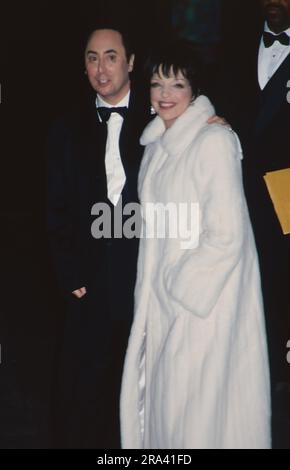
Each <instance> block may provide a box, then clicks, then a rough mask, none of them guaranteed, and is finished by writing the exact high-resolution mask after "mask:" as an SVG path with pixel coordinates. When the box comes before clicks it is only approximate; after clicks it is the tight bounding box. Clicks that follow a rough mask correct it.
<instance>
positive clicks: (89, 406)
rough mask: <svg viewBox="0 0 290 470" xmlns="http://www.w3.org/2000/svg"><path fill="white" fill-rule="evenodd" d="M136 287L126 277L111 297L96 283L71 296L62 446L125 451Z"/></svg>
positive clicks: (58, 416)
mask: <svg viewBox="0 0 290 470" xmlns="http://www.w3.org/2000/svg"><path fill="white" fill-rule="evenodd" d="M125 278H126V277H125ZM134 283H135V279H133V277H132V278H131V279H127V282H126V290H125V292H124V291H122V292H120V289H121V287H122V281H120V282H119V284H118V286H116V290H115V291H114V292H112V293H111V294H110V293H109V292H104V291H102V292H100V286H97V285H95V286H94V285H93V284H91V285H90V287H89V288H88V293H87V295H86V296H85V297H83V298H82V299H80V300H78V299H76V298H74V297H73V296H71V298H69V301H68V308H67V316H66V322H65V327H64V339H63V346H62V348H61V354H60V361H59V368H58V374H57V382H56V386H55V392H54V436H55V447H57V448H69V449H117V448H120V422H119V399H120V387H121V378H122V371H123V364H124V357H125V353H126V348H127V343H128V338H129V333H130V328H131V323H132V316H133V292H134ZM123 287H124V286H123Z"/></svg>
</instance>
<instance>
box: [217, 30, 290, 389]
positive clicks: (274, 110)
mask: <svg viewBox="0 0 290 470" xmlns="http://www.w3.org/2000/svg"><path fill="white" fill-rule="evenodd" d="M260 40H261V34H259V35H258V37H256V38H253V40H252V42H251V44H250V45H249V47H244V48H243V49H242V50H238V49H237V50H235V51H234V53H233V54H232V55H231V57H228V59H227V60H226V62H225V64H224V72H225V73H224V75H223V80H222V85H221V87H220V92H221V93H220V96H218V97H217V102H218V103H219V104H221V106H220V107H218V112H219V113H222V115H225V116H226V118H227V120H228V121H229V122H230V123H231V125H232V126H233V128H234V129H235V130H236V132H237V133H238V135H239V137H240V139H241V143H242V147H243V150H244V161H243V170H244V186H245V193H246V197H247V201H248V207H249V211H250V215H251V220H252V225H253V229H254V234H255V238H256V244H257V250H258V255H259V259H260V267H261V276H262V284H263V294H264V301H265V311H266V318H267V324H268V330H269V341H270V359H271V362H272V365H273V364H274V365H273V367H272V372H273V371H274V372H273V375H274V376H275V377H276V378H277V377H278V375H279V377H280V379H281V377H282V376H283V375H287V374H288V375H289V371H287V363H286V360H285V356H286V353H287V349H286V344H287V340H288V339H289V338H290V329H289V327H290V321H289V319H290V301H289V293H288V291H289V279H290V235H286V236H285V235H283V233H282V230H281V227H280V224H279V222H278V218H277V216H276V214H275V211H274V207H273V204H272V201H271V199H270V196H269V194H268V191H267V189H266V185H265V182H264V179H263V176H264V175H265V173H267V172H269V171H274V170H280V169H284V168H290V102H289V101H290V100H289V96H287V95H288V93H289V80H290V55H289V56H288V57H287V58H286V59H285V61H284V62H283V63H282V64H281V66H280V67H279V69H278V70H277V71H276V73H275V74H274V75H273V77H272V78H271V80H270V81H269V82H268V84H267V86H266V87H265V89H264V90H261V89H260V86H259V83H258V54H259V45H260ZM272 343H273V347H272ZM288 369H289V367H288ZM285 371H286V372H285ZM276 372H277V373H276ZM277 380H278V378H277Z"/></svg>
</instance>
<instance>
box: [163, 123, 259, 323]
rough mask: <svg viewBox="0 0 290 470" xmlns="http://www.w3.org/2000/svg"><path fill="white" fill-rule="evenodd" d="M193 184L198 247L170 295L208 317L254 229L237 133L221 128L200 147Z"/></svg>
mask: <svg viewBox="0 0 290 470" xmlns="http://www.w3.org/2000/svg"><path fill="white" fill-rule="evenodd" d="M197 145H198V147H197V152H198V153H197V155H195V158H197V160H196V165H195V167H194V173H195V174H194V181H195V185H196V186H197V189H198V200H199V204H200V219H201V220H200V225H201V226H200V237H199V244H198V247H197V248H195V249H188V250H184V253H183V254H182V256H181V258H180V260H179V262H178V263H177V264H176V265H175V266H174V267H173V268H171V269H170V271H169V272H168V276H167V279H166V281H165V282H166V286H167V289H168V293H169V295H170V296H171V297H172V298H173V300H174V301H176V302H178V303H179V304H180V305H181V306H182V307H183V308H184V309H185V310H187V311H189V312H191V313H193V314H195V315H197V316H199V317H207V316H209V315H210V313H211V311H212V310H213V308H214V306H215V305H216V303H217V301H218V299H219V297H220V295H221V293H222V291H223V289H224V287H225V285H226V283H227V280H228V278H229V276H230V275H231V273H232V272H233V270H234V269H235V267H236V265H237V263H238V262H239V260H240V258H241V257H242V256H246V254H245V253H243V245H244V242H245V237H246V234H247V233H248V228H249V223H250V222H249V219H248V211H247V207H246V202H245V198H244V192H243V186H242V176H241V148H240V144H239V141H238V139H237V137H236V135H235V134H234V133H232V132H230V131H228V130H226V129H219V128H216V129H215V130H211V131H208V132H206V133H205V135H203V137H202V138H200V142H198V143H197Z"/></svg>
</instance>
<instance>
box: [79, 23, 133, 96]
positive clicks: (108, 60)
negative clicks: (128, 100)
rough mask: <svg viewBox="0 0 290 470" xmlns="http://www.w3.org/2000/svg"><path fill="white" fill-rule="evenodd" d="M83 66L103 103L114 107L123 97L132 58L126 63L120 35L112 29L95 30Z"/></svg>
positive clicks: (125, 91)
mask: <svg viewBox="0 0 290 470" xmlns="http://www.w3.org/2000/svg"><path fill="white" fill-rule="evenodd" d="M85 63H86V70H87V74H88V79H89V82H90V84H91V85H92V87H93V89H94V90H95V91H96V92H97V93H98V94H99V95H100V96H101V97H102V98H103V99H104V100H105V101H107V102H108V103H110V104H112V105H115V104H117V103H118V102H119V101H121V100H122V99H123V98H124V97H125V96H126V94H127V93H128V91H129V90H130V78H129V72H131V71H132V70H133V65H134V56H133V55H132V56H131V57H130V60H129V63H128V59H127V57H126V51H125V47H124V45H123V41H122V36H121V34H120V33H118V32H117V31H113V30H111V29H100V30H97V31H95V32H94V33H93V34H92V35H91V37H90V39H89V41H88V44H87V47H86V51H85Z"/></svg>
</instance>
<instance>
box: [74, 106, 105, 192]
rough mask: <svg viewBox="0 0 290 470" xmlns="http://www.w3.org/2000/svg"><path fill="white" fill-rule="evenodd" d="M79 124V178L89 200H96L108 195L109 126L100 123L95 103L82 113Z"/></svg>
mask: <svg viewBox="0 0 290 470" xmlns="http://www.w3.org/2000/svg"><path fill="white" fill-rule="evenodd" d="M79 124H80V125H79V129H81V130H80V136H79V139H78V141H79V146H80V147H79V151H78V154H79V155H80V157H79V165H78V171H79V174H78V178H79V179H82V181H83V182H82V187H83V191H84V192H85V193H88V195H89V199H96V197H97V196H98V197H101V196H102V195H106V170H105V154H106V141H107V125H106V123H101V122H100V121H99V118H98V114H97V110H96V107H95V103H94V102H92V103H90V104H89V107H88V108H87V109H86V110H85V111H83V112H82V114H81V122H80V123H79Z"/></svg>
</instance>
